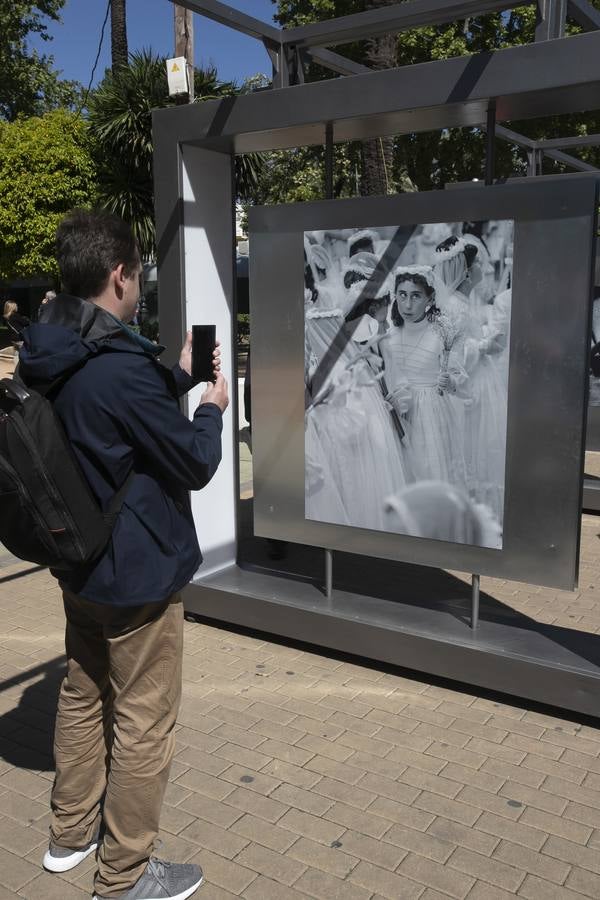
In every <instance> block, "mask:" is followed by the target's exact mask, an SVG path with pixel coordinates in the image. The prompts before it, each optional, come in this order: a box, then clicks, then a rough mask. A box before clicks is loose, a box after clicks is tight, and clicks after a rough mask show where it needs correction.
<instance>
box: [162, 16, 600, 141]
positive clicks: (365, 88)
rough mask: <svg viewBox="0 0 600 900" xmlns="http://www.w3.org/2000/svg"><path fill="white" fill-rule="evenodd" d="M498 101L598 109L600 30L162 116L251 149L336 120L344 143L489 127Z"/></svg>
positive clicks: (511, 108)
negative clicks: (488, 118)
mask: <svg viewBox="0 0 600 900" xmlns="http://www.w3.org/2000/svg"><path fill="white" fill-rule="evenodd" d="M290 91H293V94H291V93H290ZM492 98H496V101H497V115H496V118H497V120H498V121H501V122H506V121H519V120H521V119H529V118H537V117H542V116H547V115H561V114H563V113H572V112H580V111H582V110H590V109H595V108H598V106H599V105H600V33H593V32H591V33H589V34H581V35H577V36H575V37H570V38H568V39H565V40H563V41H543V42H540V43H536V44H528V45H524V46H519V47H510V48H507V49H505V50H498V51H495V52H491V53H482V54H479V55H477V56H462V57H455V58H453V59H448V60H440V61H435V62H430V63H422V64H419V65H416V66H403V67H402V68H399V69H387V70H383V71H374V72H369V74H367V75H356V76H355V77H353V78H352V79H345V78H332V79H330V80H328V81H323V82H317V83H313V84H304V85H299V86H297V87H294V88H288V89H285V90H280V91H277V90H274V91H265V92H263V93H256V94H250V95H240V96H237V97H228V98H226V99H224V100H221V101H219V100H216V101H208V102H205V103H202V104H194V105H193V106H190V105H187V106H185V107H176V108H174V109H170V110H164V111H162V110H159V111H158V112H157V113H155V117H156V120H157V121H160V120H161V118H162V117H163V116H165V127H166V128H168V129H176V130H177V133H178V134H180V135H181V138H180V140H182V141H184V140H192V141H193V140H201V141H202V142H203V145H204V146H207V145H208V142H210V144H211V145H212V146H213V148H214V149H216V150H222V151H223V152H230V151H231V149H233V150H235V152H239V153H246V152H251V151H255V150H269V149H283V148H286V147H300V146H307V145H314V144H323V143H324V142H325V126H324V124H323V123H325V122H332V123H333V126H334V136H335V140H336V141H346V140H363V139H367V138H371V137H381V136H384V135H388V134H406V133H410V132H419V131H434V130H439V129H442V128H451V127H458V128H460V127H481V126H482V124H483V123H485V121H486V116H487V109H488V104H489V101H490V99H492ZM167 123H168V124H167Z"/></svg>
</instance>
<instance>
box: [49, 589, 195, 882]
mask: <svg viewBox="0 0 600 900" xmlns="http://www.w3.org/2000/svg"><path fill="white" fill-rule="evenodd" d="M63 597H64V606H65V613H66V617H67V631H66V650H67V675H66V677H65V680H64V682H63V684H62V687H61V690H60V696H59V700H58V714H57V719H56V731H55V737H54V753H55V759H56V779H55V782H54V787H53V790H52V801H51V802H52V823H51V826H50V839H51V840H52V841H54V842H55V843H56V844H58V845H59V846H61V847H69V848H72V849H80V848H82V847H84V846H85V845H86V844H88V843H89V842H90V841H91V839H92V838H93V836H94V833H95V830H96V829H97V827H98V826H99V824H100V822H101V821H102V822H103V823H104V827H105V829H106V832H105V835H104V840H103V842H102V843H101V844H100V848H99V851H98V873H97V875H96V881H95V890H96V892H97V893H98V894H100V895H101V896H103V897H118V896H119V894H121V893H123V892H125V891H127V890H128V889H129V888H130V887H131V886H132V885H133V884H134V883H135V882H136V881H137V879H138V878H139V877H140V875H141V874H142V872H143V871H144V868H145V866H146V863H147V862H148V858H149V856H150V854H151V852H152V849H153V843H154V839H155V837H156V835H157V833H158V823H159V817H160V810H161V806H162V801H163V796H164V792H165V789H166V786H167V780H168V776H169V767H170V764H171V759H172V756H173V752H174V746H175V733H174V726H175V721H176V718H177V712H178V709H179V702H180V699H181V662H182V649H183V604H182V602H181V597H180V596H179V595H178V594H175V595H173V596H172V597H170V598H169V599H168V600H167V601H165V603H162V604H161V603H159V604H155V603H150V604H147V605H145V606H143V607H126V608H115V607H112V606H108V605H104V604H100V603H91V602H90V601H88V600H84V599H83V598H81V597H78V596H76V595H75V594H71V593H70V592H68V591H64V592H63Z"/></svg>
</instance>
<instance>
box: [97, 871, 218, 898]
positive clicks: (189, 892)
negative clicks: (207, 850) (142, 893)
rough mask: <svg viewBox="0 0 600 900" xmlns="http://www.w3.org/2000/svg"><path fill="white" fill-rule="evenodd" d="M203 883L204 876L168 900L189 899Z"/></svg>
mask: <svg viewBox="0 0 600 900" xmlns="http://www.w3.org/2000/svg"><path fill="white" fill-rule="evenodd" d="M203 883H204V875H203V876H202V878H201V879H200V881H197V882H196V884H193V885H192V886H191V887H189V888H186V889H185V891H182V892H181V894H173V896H172V897H169V900H187V898H188V897H191V896H192V894H193V893H194V892H195V891H197V890H198V888H199V887H200V886H201V885H202V884H203ZM93 900H102V897H98V895H97V894H94V896H93ZM143 900H165V898H164V897H144V898H143Z"/></svg>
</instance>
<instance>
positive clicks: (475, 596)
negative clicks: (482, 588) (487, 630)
mask: <svg viewBox="0 0 600 900" xmlns="http://www.w3.org/2000/svg"><path fill="white" fill-rule="evenodd" d="M471 585H472V588H471V628H472V629H473V631H476V630H477V626H478V625H479V575H473V576H472V581H471Z"/></svg>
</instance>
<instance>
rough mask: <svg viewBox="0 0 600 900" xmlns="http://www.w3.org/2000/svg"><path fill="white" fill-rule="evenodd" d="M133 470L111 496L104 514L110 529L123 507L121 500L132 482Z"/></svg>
mask: <svg viewBox="0 0 600 900" xmlns="http://www.w3.org/2000/svg"><path fill="white" fill-rule="evenodd" d="M133 475H134V472H133V469H132V470H131V472H130V473H129V475H128V476H127V478H126V479H125V481H124V482H123V484H122V485H121V487H120V488H119V490H118V491H117V493H116V494H114V495H113V497H112V499H111V501H110V503H109V504H108V509H107V511H106V512H105V513H104V520H105V522H106V523H107V525H109V526H110V527H111V528H112V527H113V526H114V524H115V522H116V521H117V516H118V515H119V513H120V512H121V507H122V506H123V500H124V499H125V494H126V493H127V491H128V489H129V485H130V484H131V482H132V481H133Z"/></svg>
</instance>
